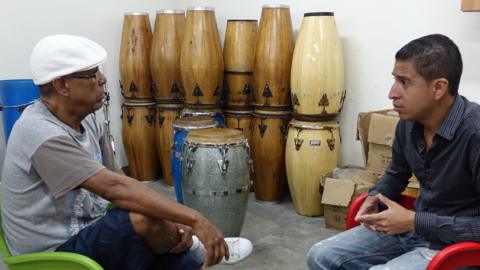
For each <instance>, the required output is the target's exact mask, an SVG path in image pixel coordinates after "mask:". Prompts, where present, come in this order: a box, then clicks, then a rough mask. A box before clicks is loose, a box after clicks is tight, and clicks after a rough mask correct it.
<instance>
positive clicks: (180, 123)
mask: <svg viewBox="0 0 480 270" xmlns="http://www.w3.org/2000/svg"><path fill="white" fill-rule="evenodd" d="M216 126H217V124H216V123H215V120H214V119H213V118H211V117H206V116H197V117H185V118H179V119H177V120H175V122H174V123H173V130H174V134H173V153H172V172H173V182H174V184H175V195H176V196H177V201H178V202H179V203H183V194H182V181H183V180H182V179H183V177H182V161H183V157H182V156H183V143H184V141H185V138H186V137H187V135H188V133H189V132H190V131H192V130H197V129H208V128H214V127H216Z"/></svg>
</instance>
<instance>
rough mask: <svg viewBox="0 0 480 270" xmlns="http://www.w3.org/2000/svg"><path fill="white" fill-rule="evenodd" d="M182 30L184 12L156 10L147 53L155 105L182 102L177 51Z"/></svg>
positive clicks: (181, 37)
mask: <svg viewBox="0 0 480 270" xmlns="http://www.w3.org/2000/svg"><path fill="white" fill-rule="evenodd" d="M184 30H185V12H184V11H182V10H159V11H157V16H156V17H155V26H154V29H153V40H152V51H151V54H150V68H151V71H152V80H153V84H152V85H153V86H152V89H153V95H154V97H155V101H156V102H157V103H183V96H184V93H183V87H182V78H181V75H180V49H181V46H182V39H183V32H184Z"/></svg>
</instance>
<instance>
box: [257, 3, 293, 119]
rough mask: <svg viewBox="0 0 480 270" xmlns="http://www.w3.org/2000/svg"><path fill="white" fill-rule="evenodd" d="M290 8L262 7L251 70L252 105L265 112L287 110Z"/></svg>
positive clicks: (290, 105) (291, 42)
mask: <svg viewBox="0 0 480 270" xmlns="http://www.w3.org/2000/svg"><path fill="white" fill-rule="evenodd" d="M293 47H294V44H293V32H292V21H291V18H290V9H289V7H288V6H286V5H265V6H263V8H262V15H261V17H260V25H259V27H258V39H257V44H256V49H255V62H254V68H253V77H254V79H253V97H254V102H253V104H254V105H255V107H269V110H280V111H282V110H283V111H285V110H289V109H290V108H291V107H292V104H291V101H290V68H291V63H292V54H293Z"/></svg>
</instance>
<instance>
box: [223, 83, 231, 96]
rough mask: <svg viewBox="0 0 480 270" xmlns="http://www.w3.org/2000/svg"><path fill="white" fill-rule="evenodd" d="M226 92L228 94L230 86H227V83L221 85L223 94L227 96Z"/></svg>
mask: <svg viewBox="0 0 480 270" xmlns="http://www.w3.org/2000/svg"><path fill="white" fill-rule="evenodd" d="M228 92H230V86H229V85H228V83H225V84H224V85H223V93H224V94H228Z"/></svg>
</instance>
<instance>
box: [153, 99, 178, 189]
mask: <svg viewBox="0 0 480 270" xmlns="http://www.w3.org/2000/svg"><path fill="white" fill-rule="evenodd" d="M182 106H183V105H182V104H175V103H172V104H163V103H157V105H156V107H157V116H156V120H155V146H156V148H157V155H158V159H159V160H160V166H161V167H162V174H163V178H164V179H165V184H167V185H168V186H173V177H172V152H173V151H172V148H173V122H175V120H177V118H179V117H180V110H181V109H182Z"/></svg>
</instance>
